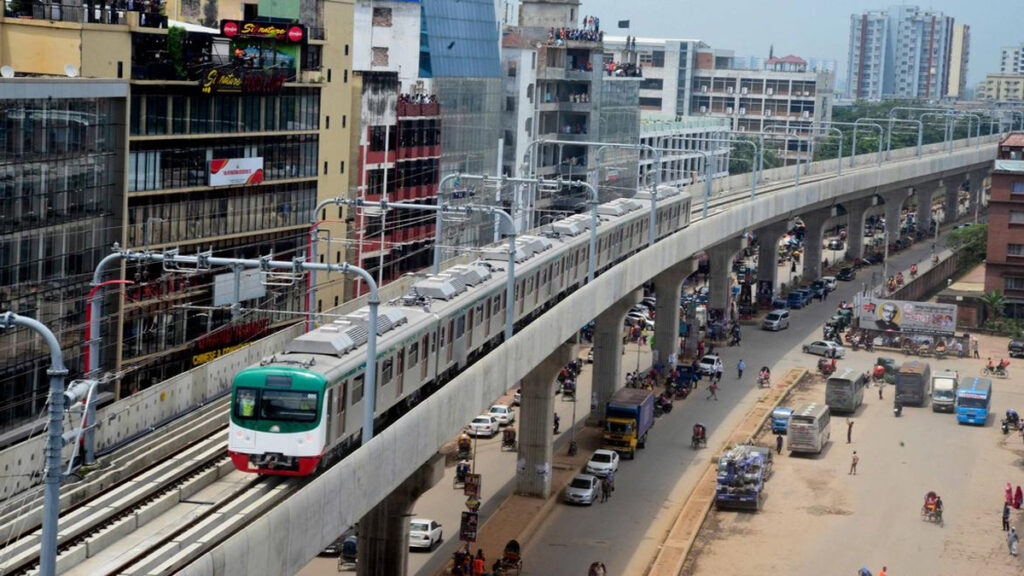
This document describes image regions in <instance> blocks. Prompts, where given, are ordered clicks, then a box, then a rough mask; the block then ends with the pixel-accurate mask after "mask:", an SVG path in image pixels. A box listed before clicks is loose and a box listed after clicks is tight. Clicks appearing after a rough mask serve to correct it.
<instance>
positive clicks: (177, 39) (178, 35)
mask: <svg viewBox="0 0 1024 576" xmlns="http://www.w3.org/2000/svg"><path fill="white" fill-rule="evenodd" d="M187 35H188V33H187V32H186V31H185V29H184V28H182V27H181V26H171V27H170V28H169V29H168V30H167V53H168V54H169V55H170V57H171V63H172V64H174V70H175V72H177V73H178V78H179V79H184V78H185V73H186V70H185V38H186V36H187Z"/></svg>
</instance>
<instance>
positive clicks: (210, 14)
mask: <svg viewBox="0 0 1024 576" xmlns="http://www.w3.org/2000/svg"><path fill="white" fill-rule="evenodd" d="M217 14H218V10H217V0H206V4H204V5H203V26H206V27H208V28H219V27H220V26H219V24H220V22H219V21H218V20H217Z"/></svg>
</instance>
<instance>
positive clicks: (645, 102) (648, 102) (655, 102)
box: [640, 97, 661, 108]
mask: <svg viewBox="0 0 1024 576" xmlns="http://www.w3.org/2000/svg"><path fill="white" fill-rule="evenodd" d="M645 106H650V107H653V108H661V98H643V97H641V98H640V107H641V108H643V107H645Z"/></svg>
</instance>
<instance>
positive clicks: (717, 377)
mask: <svg viewBox="0 0 1024 576" xmlns="http://www.w3.org/2000/svg"><path fill="white" fill-rule="evenodd" d="M721 382H722V369H721V368H719V369H717V370H715V386H718V385H719V384H720V383H721Z"/></svg>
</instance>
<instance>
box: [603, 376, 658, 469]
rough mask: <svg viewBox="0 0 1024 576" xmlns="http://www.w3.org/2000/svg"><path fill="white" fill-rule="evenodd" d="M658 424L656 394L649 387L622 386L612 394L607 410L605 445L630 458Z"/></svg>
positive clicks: (605, 415)
mask: <svg viewBox="0 0 1024 576" xmlns="http://www.w3.org/2000/svg"><path fill="white" fill-rule="evenodd" d="M652 426H654V394H652V393H651V392H649V391H647V390H639V389H636V388H622V389H620V390H619V391H618V392H616V393H615V394H613V395H612V397H611V400H609V401H608V404H606V405H605V409H604V443H603V446H602V447H603V448H605V449H608V450H615V451H616V452H619V453H621V454H623V455H626V456H629V458H630V459H632V458H635V457H636V451H637V449H638V448H644V447H645V446H646V444H647V433H648V432H650V430H651V427H652Z"/></svg>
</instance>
